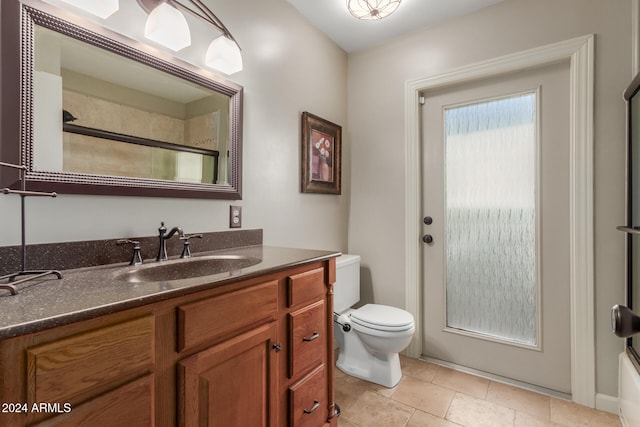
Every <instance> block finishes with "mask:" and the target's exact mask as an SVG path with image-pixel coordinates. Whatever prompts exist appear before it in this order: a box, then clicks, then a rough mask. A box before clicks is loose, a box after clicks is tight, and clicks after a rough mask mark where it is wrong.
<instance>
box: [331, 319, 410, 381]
mask: <svg viewBox="0 0 640 427" xmlns="http://www.w3.org/2000/svg"><path fill="white" fill-rule="evenodd" d="M350 334H353V335H352V336H349V337H342V338H344V339H342V340H339V343H340V345H341V346H340V349H339V353H338V361H337V362H336V366H337V367H338V369H340V370H341V371H342V372H344V373H345V374H347V375H351V376H352V377H356V378H360V379H362V380H366V381H370V382H372V383H375V384H379V385H381V386H384V387H389V388H391V387H395V386H396V385H397V384H398V383H399V382H400V379H401V378H402V370H401V369H400V357H399V356H398V353H390V354H371V353H369V352H368V351H367V349H366V348H365V347H364V345H363V344H362V343H361V342H360V340H359V339H358V338H357V337H356V336H355V332H353V331H352V332H348V333H347V335H350ZM347 347H348V349H347Z"/></svg>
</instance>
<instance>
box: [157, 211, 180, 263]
mask: <svg viewBox="0 0 640 427" xmlns="http://www.w3.org/2000/svg"><path fill="white" fill-rule="evenodd" d="M158 232H159V238H160V245H159V247H158V256H157V257H156V261H166V260H168V259H169V257H168V256H167V239H170V238H172V237H173V235H174V234H176V233H178V236H179V237H180V238H181V239H183V238H184V231H182V228H180V227H173V228H172V229H171V230H169V233H167V227H165V226H164V221H163V222H161V223H160V228H159V229H158Z"/></svg>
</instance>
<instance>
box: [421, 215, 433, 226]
mask: <svg viewBox="0 0 640 427" xmlns="http://www.w3.org/2000/svg"><path fill="white" fill-rule="evenodd" d="M422 222H424V223H425V224H427V225H431V224H432V223H433V218H431V217H430V216H425V217H424V219H423V220H422Z"/></svg>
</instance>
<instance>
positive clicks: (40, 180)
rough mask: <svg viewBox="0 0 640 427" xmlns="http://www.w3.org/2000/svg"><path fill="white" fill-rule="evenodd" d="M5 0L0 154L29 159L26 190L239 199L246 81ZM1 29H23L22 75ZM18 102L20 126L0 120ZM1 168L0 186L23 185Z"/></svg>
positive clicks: (16, 159)
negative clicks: (243, 83) (230, 78)
mask: <svg viewBox="0 0 640 427" xmlns="http://www.w3.org/2000/svg"><path fill="white" fill-rule="evenodd" d="M11 3H12V4H13V6H6V2H3V5H2V7H3V9H2V13H0V17H1V18H2V31H3V34H2V42H3V45H2V67H3V71H2V91H3V104H2V105H3V111H2V113H3V116H2V117H3V123H2V129H3V135H2V136H3V138H2V141H1V144H2V145H1V146H0V161H2V162H6V163H13V164H20V165H23V166H25V167H26V169H25V172H24V176H25V179H26V183H27V188H28V189H32V190H46V191H56V192H57V193H75V194H105V195H131V196H164V197H190V198H218V199H241V198H242V192H241V187H242V185H241V178H242V98H243V88H242V87H241V86H239V85H236V84H234V83H232V82H229V81H226V80H224V79H222V78H218V77H216V76H214V75H211V74H209V73H208V72H201V70H199V69H197V68H196V67H193V66H191V65H189V64H186V63H184V62H182V61H180V60H178V59H171V60H168V59H167V58H166V57H162V58H161V57H160V56H158V55H152V54H150V53H147V51H145V50H142V49H139V48H140V47H141V44H140V43H137V42H135V41H133V40H130V39H127V38H126V37H124V36H121V35H119V34H116V33H113V32H111V31H110V30H108V29H103V28H96V27H97V26H96V25H95V24H91V23H86V24H85V23H83V25H79V24H78V22H79V21H78V19H74V20H73V21H74V22H71V20H65V19H63V18H62V17H61V16H59V15H64V14H63V13H55V14H54V13H52V11H54V10H55V11H57V9H52V8H50V7H49V6H46V5H41V4H40V2H37V4H38V6H39V7H38V8H35V7H33V4H34V3H36V2H30V1H25V2H22V3H20V2H18V1H15V2H11ZM7 9H8V10H7ZM45 10H46V11H45ZM7 12H9V13H7ZM11 17H12V18H14V19H15V21H14V19H11ZM65 18H68V17H67V16H65ZM16 21H17V22H16ZM8 32H9V33H11V32H13V34H14V35H15V34H19V35H20V38H19V40H20V43H19V46H20V47H19V48H18V52H17V53H18V54H19V58H20V61H19V62H20V64H19V66H20V67H19V71H18V72H17V73H16V70H15V68H14V67H8V68H5V65H6V64H7V62H9V61H11V60H9V59H8V58H11V56H9V55H11V50H12V49H16V47H15V46H13V45H10V43H8V42H7V43H5V41H7V40H11V39H13V40H14V41H15V38H12V37H11V35H10V34H8ZM14 58H15V57H14ZM14 62H17V61H15V59H13V60H12V61H11V62H9V65H12V64H13V63H14ZM7 71H8V72H7ZM16 82H17V83H18V87H19V92H18V91H16V90H15V86H14V84H15V83H16ZM7 91H8V92H9V93H6V92H7ZM7 101H8V102H7ZM16 105H18V106H19V108H18V109H17V110H18V111H19V112H20V113H19V117H17V119H18V123H20V126H19V129H16V127H13V126H10V122H9V125H7V122H6V121H5V120H7V118H9V119H10V118H11V115H12V114H15V113H12V112H11V106H16ZM0 172H1V173H2V174H1V175H0V177H1V178H2V182H0V185H1V186H3V187H17V186H18V185H19V182H18V181H19V178H20V177H19V176H18V173H17V172H16V171H15V170H9V171H6V170H3V171H0Z"/></svg>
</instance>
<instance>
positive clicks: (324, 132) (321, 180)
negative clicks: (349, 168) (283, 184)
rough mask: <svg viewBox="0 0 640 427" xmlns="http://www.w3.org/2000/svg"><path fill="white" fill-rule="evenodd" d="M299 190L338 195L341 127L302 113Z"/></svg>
mask: <svg viewBox="0 0 640 427" xmlns="http://www.w3.org/2000/svg"><path fill="white" fill-rule="evenodd" d="M301 154H302V156H301V162H300V166H301V174H300V175H301V180H300V181H301V192H303V193H323V194H341V192H342V183H341V179H342V176H341V175H342V127H341V126H339V125H337V124H335V123H331V122H330V121H328V120H325V119H323V118H321V117H318V116H316V115H314V114H311V113H309V112H307V111H305V112H303V113H302V147H301Z"/></svg>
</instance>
